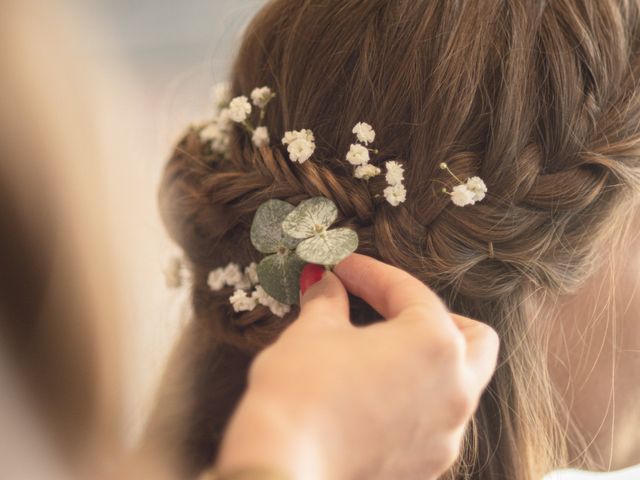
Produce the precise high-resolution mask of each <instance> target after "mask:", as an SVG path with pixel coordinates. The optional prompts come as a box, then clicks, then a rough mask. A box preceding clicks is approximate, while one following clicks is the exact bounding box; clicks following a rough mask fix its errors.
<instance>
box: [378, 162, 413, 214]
mask: <svg viewBox="0 0 640 480" xmlns="http://www.w3.org/2000/svg"><path fill="white" fill-rule="evenodd" d="M385 167H387V174H386V175H385V180H386V181H387V183H388V184H389V186H388V187H387V188H385V189H384V191H383V192H382V193H383V194H384V198H386V199H387V202H389V203H390V204H391V205H393V206H394V207H397V206H398V205H400V204H401V203H403V202H404V201H405V200H406V199H407V189H406V188H405V187H404V167H403V166H402V165H401V164H400V163H398V162H396V161H394V160H390V161H388V162H385Z"/></svg>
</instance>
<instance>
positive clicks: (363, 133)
mask: <svg viewBox="0 0 640 480" xmlns="http://www.w3.org/2000/svg"><path fill="white" fill-rule="evenodd" d="M353 133H355V134H356V137H357V138H358V141H359V142H362V143H364V144H365V145H369V144H370V143H373V141H374V140H375V139H376V132H375V131H374V130H373V128H372V127H371V125H369V124H368V123H364V122H360V123H357V124H356V126H355V127H353Z"/></svg>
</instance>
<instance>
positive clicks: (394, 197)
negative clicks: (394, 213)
mask: <svg viewBox="0 0 640 480" xmlns="http://www.w3.org/2000/svg"><path fill="white" fill-rule="evenodd" d="M383 194H384V198H386V199H387V202H389V203H390V204H391V205H393V206H394V207H397V206H398V205H400V204H401V203H402V202H404V201H405V200H406V199H407V190H406V189H405V188H404V185H402V184H401V183H398V184H396V185H390V186H388V187H387V188H385V189H384V191H383Z"/></svg>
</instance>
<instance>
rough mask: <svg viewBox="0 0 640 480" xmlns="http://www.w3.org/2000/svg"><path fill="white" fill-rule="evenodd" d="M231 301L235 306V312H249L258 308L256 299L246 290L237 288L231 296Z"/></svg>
mask: <svg viewBox="0 0 640 480" xmlns="http://www.w3.org/2000/svg"><path fill="white" fill-rule="evenodd" d="M229 302H231V305H232V306H233V310H234V311H235V312H249V311H251V310H253V309H254V308H256V305H257V302H256V299H255V298H253V297H252V296H251V297H250V296H249V295H247V292H245V291H244V290H236V291H235V292H233V295H231V296H230V297H229Z"/></svg>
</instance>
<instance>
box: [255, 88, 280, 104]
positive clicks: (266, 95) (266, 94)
mask: <svg viewBox="0 0 640 480" xmlns="http://www.w3.org/2000/svg"><path fill="white" fill-rule="evenodd" d="M273 97H275V94H274V93H273V91H272V90H271V89H270V88H269V87H260V88H254V89H253V91H252V92H251V100H252V101H253V104H254V105H255V106H256V107H258V108H265V107H266V106H267V104H268V103H269V102H270V101H271V99H272V98H273Z"/></svg>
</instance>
